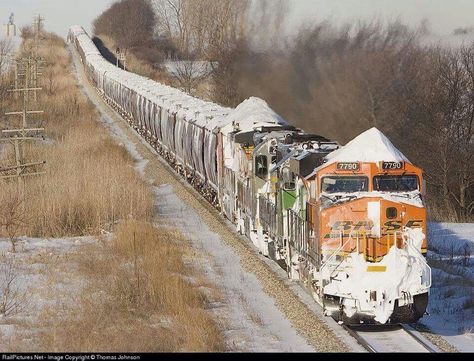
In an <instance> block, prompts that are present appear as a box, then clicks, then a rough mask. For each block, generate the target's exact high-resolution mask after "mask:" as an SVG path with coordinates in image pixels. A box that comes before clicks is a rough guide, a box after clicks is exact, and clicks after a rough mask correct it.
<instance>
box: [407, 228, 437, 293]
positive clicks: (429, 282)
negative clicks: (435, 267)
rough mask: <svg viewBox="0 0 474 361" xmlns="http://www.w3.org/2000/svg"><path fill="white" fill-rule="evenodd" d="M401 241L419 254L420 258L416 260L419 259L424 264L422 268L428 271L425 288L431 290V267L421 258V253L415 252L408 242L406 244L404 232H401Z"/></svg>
mask: <svg viewBox="0 0 474 361" xmlns="http://www.w3.org/2000/svg"><path fill="white" fill-rule="evenodd" d="M402 239H403V243H404V244H405V245H406V246H408V247H410V248H411V249H412V250H413V251H415V252H418V253H419V254H420V256H421V257H418V258H417V259H420V260H421V262H422V263H423V264H424V266H425V267H426V268H427V270H428V286H427V288H431V282H432V280H431V278H432V275H431V267H430V265H429V264H428V262H427V261H426V259H425V257H423V255H422V254H421V252H420V251H419V250H417V249H416V248H415V247H414V246H413V244H411V243H410V242H408V240H407V238H406V233H405V232H402Z"/></svg>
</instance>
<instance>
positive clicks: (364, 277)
mask: <svg viewBox="0 0 474 361" xmlns="http://www.w3.org/2000/svg"><path fill="white" fill-rule="evenodd" d="M68 40H69V42H70V43H72V44H74V47H75V48H76V49H77V51H78V53H79V55H80V57H81V60H82V63H83V66H84V69H85V71H86V74H87V76H88V78H89V80H90V81H91V83H92V84H93V85H94V86H95V87H96V89H97V91H98V92H99V94H100V95H101V96H102V97H103V98H104V100H105V101H106V102H107V103H109V104H110V105H111V106H112V107H113V108H114V109H115V110H117V112H119V113H120V115H121V116H122V117H123V118H124V119H125V120H127V121H128V122H129V124H130V125H131V126H132V127H133V128H134V129H135V130H136V131H137V132H138V133H139V134H140V135H141V136H142V137H143V138H144V139H145V140H146V141H147V142H148V143H149V144H150V145H152V146H153V147H154V148H155V149H156V150H157V152H158V153H159V154H160V155H161V156H162V157H163V158H165V159H166V160H167V161H168V163H169V164H170V165H171V166H172V167H174V169H175V170H176V171H177V172H178V173H180V174H182V175H183V176H184V177H186V179H187V180H188V181H189V182H190V183H191V184H192V185H193V186H194V187H195V188H196V189H197V190H199V191H200V192H201V193H202V194H203V195H204V196H205V197H206V198H207V199H208V200H209V202H211V203H212V204H213V205H214V206H215V207H216V208H217V209H219V210H220V211H221V213H222V215H223V216H225V217H226V218H228V219H229V220H230V221H232V222H233V223H234V224H235V227H236V230H237V231H238V232H240V233H242V234H244V235H246V236H247V237H248V238H249V239H250V240H251V241H252V242H253V243H254V244H255V246H256V247H258V249H259V251H260V252H261V253H262V254H263V255H265V256H267V257H270V258H272V259H274V260H275V261H277V262H278V263H279V264H280V265H281V266H282V267H284V268H285V269H286V270H287V271H288V275H289V277H291V278H293V279H299V280H301V281H302V282H303V283H304V284H305V286H306V287H307V288H308V289H309V290H310V291H311V293H312V294H313V296H314V298H315V299H316V300H317V301H318V302H319V303H320V304H321V305H322V306H323V308H324V310H325V312H326V314H328V315H331V316H332V317H334V318H336V319H337V320H341V321H343V322H346V323H350V324H352V323H360V322H367V323H380V324H385V323H397V322H412V321H415V320H417V319H419V318H420V317H422V315H423V314H424V312H425V310H426V306H427V301H428V292H429V288H430V286H431V270H430V268H429V267H428V265H427V263H426V260H425V257H424V255H425V253H426V249H427V240H426V237H425V235H426V213H425V209H424V205H423V199H422V197H423V195H422V192H423V191H424V189H423V188H424V187H423V177H422V171H421V169H419V168H417V167H416V166H414V165H413V164H412V163H410V162H409V161H408V159H406V158H405V157H404V156H403V154H401V153H400V152H399V151H398V150H397V149H396V148H395V147H394V146H393V145H392V143H391V142H390V141H389V140H388V139H387V138H386V137H385V136H384V135H383V134H382V133H380V132H379V131H378V130H377V129H375V128H373V129H370V130H368V131H367V132H365V133H363V134H361V135H360V136H359V137H357V138H355V139H354V140H353V141H352V142H350V143H348V144H347V145H346V146H345V147H340V146H339V144H337V143H336V142H333V141H330V140H329V139H326V138H324V137H322V136H318V135H313V134H306V133H304V132H303V131H302V130H300V129H297V128H295V127H293V126H291V125H288V124H287V123H286V121H284V120H283V119H282V118H281V117H280V116H279V115H278V114H276V113H275V112H274V111H273V110H272V109H270V108H269V106H268V105H267V103H265V102H264V101H263V100H261V99H258V98H250V99H247V100H246V101H244V102H243V103H242V104H240V105H239V106H237V107H236V108H235V109H231V108H225V107H222V106H219V105H217V104H214V103H210V102H206V101H204V100H201V99H198V98H194V97H191V96H189V95H187V94H185V93H184V92H181V91H180V90H178V89H175V88H172V87H169V86H166V85H163V84H160V83H157V82H154V81H152V80H150V79H147V78H145V77H142V76H139V75H136V74H133V73H130V72H127V71H124V70H121V69H119V68H117V67H116V66H115V65H113V64H111V63H109V62H107V61H106V60H105V59H104V58H103V57H102V56H101V55H100V53H99V51H98V50H97V48H96V47H95V45H94V44H93V42H92V41H91V39H90V38H89V36H88V35H87V33H86V32H85V31H84V30H83V28H82V27H79V26H74V27H71V29H70V32H69V36H68Z"/></svg>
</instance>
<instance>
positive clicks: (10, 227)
mask: <svg viewBox="0 0 474 361" xmlns="http://www.w3.org/2000/svg"><path fill="white" fill-rule="evenodd" d="M8 188H11V187H8ZM0 203H1V204H2V207H0V230H3V232H4V234H5V235H6V236H7V237H8V239H9V240H10V243H11V250H12V252H16V244H17V242H18V238H17V237H18V231H19V230H20V229H21V228H22V227H23V226H25V225H26V223H27V214H26V211H25V209H24V204H23V198H22V196H21V194H20V192H19V191H17V190H13V189H3V190H2V193H1V194H0Z"/></svg>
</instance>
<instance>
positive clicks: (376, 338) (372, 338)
mask: <svg viewBox="0 0 474 361" xmlns="http://www.w3.org/2000/svg"><path fill="white" fill-rule="evenodd" d="M73 56H74V55H73ZM79 72H82V69H79V68H78V80H79V79H80V77H81V75H79ZM82 80H83V81H85V82H84V83H83V85H84V86H91V85H90V84H87V80H85V78H84V79H82ZM97 97H98V96H97ZM98 98H100V97H98ZM100 101H101V102H103V105H105V106H106V107H108V109H109V110H110V111H112V112H113V113H115V116H116V117H118V118H120V119H122V120H123V118H121V116H120V114H119V113H118V112H116V111H115V109H113V108H112V107H111V106H110V105H109V104H107V102H106V101H105V100H104V99H101V98H100ZM123 122H124V125H125V124H126V121H125V120H123ZM126 125H127V126H128V124H126ZM130 131H132V132H133V129H131V128H130ZM133 133H134V132H133ZM136 136H137V137H138V138H139V140H140V141H141V142H142V143H143V144H145V142H144V141H143V139H141V138H140V136H139V135H138V133H137V134H136ZM147 147H148V145H147ZM148 148H149V147H148ZM160 162H161V163H163V164H164V165H165V166H167V167H166V168H169V169H168V170H169V171H170V172H169V175H171V176H172V177H173V178H175V179H176V180H177V181H179V182H180V183H185V180H184V179H182V178H181V177H180V176H179V175H178V174H177V173H175V172H174V170H173V169H172V168H171V167H170V166H169V165H168V164H167V163H166V162H165V160H161V161H160ZM186 184H187V183H186ZM197 201H198V202H199V203H200V204H202V205H204V206H206V208H209V207H211V206H210V204H208V203H207V201H205V199H204V198H202V199H198V200H197ZM213 213H214V212H213ZM234 236H235V237H237V238H238V236H237V235H235V234H234ZM245 258H246V257H244V259H245ZM266 278H267V277H266ZM267 279H268V278H267ZM302 288H303V289H304V287H302ZM304 290H305V291H307V290H306V289H304ZM282 291H283V290H282V289H279V292H282ZM274 296H275V295H274ZM294 296H296V295H294ZM285 298H288V296H286V297H285ZM290 303H293V302H290ZM293 305H294V303H293ZM294 311H295V310H291V313H294ZM283 312H284V313H285V314H286V315H287V316H288V311H283ZM308 316H309V315H308V314H306V317H298V318H299V322H301V320H302V319H306V320H305V322H303V324H305V325H303V324H299V325H297V327H296V328H297V329H300V332H301V329H302V328H304V329H307V328H308V326H309V325H310V324H312V325H314V323H313V320H311V321H312V322H311V323H309V324H307V323H306V322H307V321H308ZM309 318H311V316H310V317H309ZM314 321H315V320H314ZM293 322H294V319H293ZM299 322H298V323H299ZM293 325H294V326H296V325H295V324H293ZM304 326H306V327H304ZM370 327H371V328H370V329H369V328H368V326H365V330H364V329H363V328H362V327H360V326H357V327H348V326H343V328H344V329H345V330H346V331H347V332H348V333H349V335H350V336H352V337H353V338H355V339H356V341H357V342H358V343H359V344H360V345H361V346H362V347H363V348H364V349H366V350H367V351H369V352H437V351H435V350H434V348H433V347H434V346H432V345H429V344H427V342H426V341H425V340H422V339H421V338H420V337H418V336H417V335H415V334H413V333H412V332H411V331H409V330H407V329H406V328H405V326H390V327H386V326H385V327H386V328H387V330H383V331H382V330H381V329H380V327H375V328H373V326H370ZM324 328H325V326H322V329H324ZM390 328H392V330H389V329H390ZM322 329H321V330H320V332H321V331H322ZM313 330H314V328H313ZM328 331H329V330H328V329H326V330H325V332H321V333H323V334H324V333H325V334H326V337H327V336H329V334H328ZM397 331H398V334H395V333H396V332H397ZM329 332H330V331H329ZM312 333H313V332H309V333H308V334H307V335H304V336H306V338H307V339H308V341H309V342H310V343H311V344H313V345H315V343H314V340H311V338H312V337H308V335H309V334H312ZM402 334H404V336H405V339H406V340H405V341H404V340H403V339H402V336H401V335H402ZM394 337H396V339H397V340H400V342H398V344H400V343H402V344H403V342H405V343H404V344H403V345H404V346H400V347H398V348H397V347H390V346H389V345H388V344H389V342H390V341H387V342H386V345H385V346H384V343H383V342H382V340H383V339H384V338H385V339H386V340H390V339H391V340H392V342H393V340H394ZM313 338H314V337H313ZM335 342H336V343H338V342H337V341H335ZM331 343H332V342H329V344H328V345H325V346H323V347H322V348H318V347H317V349H318V351H323V352H331V351H332V352H333V351H339V352H341V351H342V350H343V349H344V346H342V347H341V345H340V344H339V345H338V346H339V347H340V348H338V347H334V345H331ZM392 346H393V345H392ZM406 346H409V347H406Z"/></svg>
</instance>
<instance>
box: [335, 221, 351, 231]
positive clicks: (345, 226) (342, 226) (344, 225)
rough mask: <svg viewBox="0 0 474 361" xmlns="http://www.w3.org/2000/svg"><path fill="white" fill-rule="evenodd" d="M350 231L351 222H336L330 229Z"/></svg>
mask: <svg viewBox="0 0 474 361" xmlns="http://www.w3.org/2000/svg"><path fill="white" fill-rule="evenodd" d="M351 229H352V222H351V221H337V222H336V223H334V225H333V226H332V227H331V230H332V231H349V230H351Z"/></svg>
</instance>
